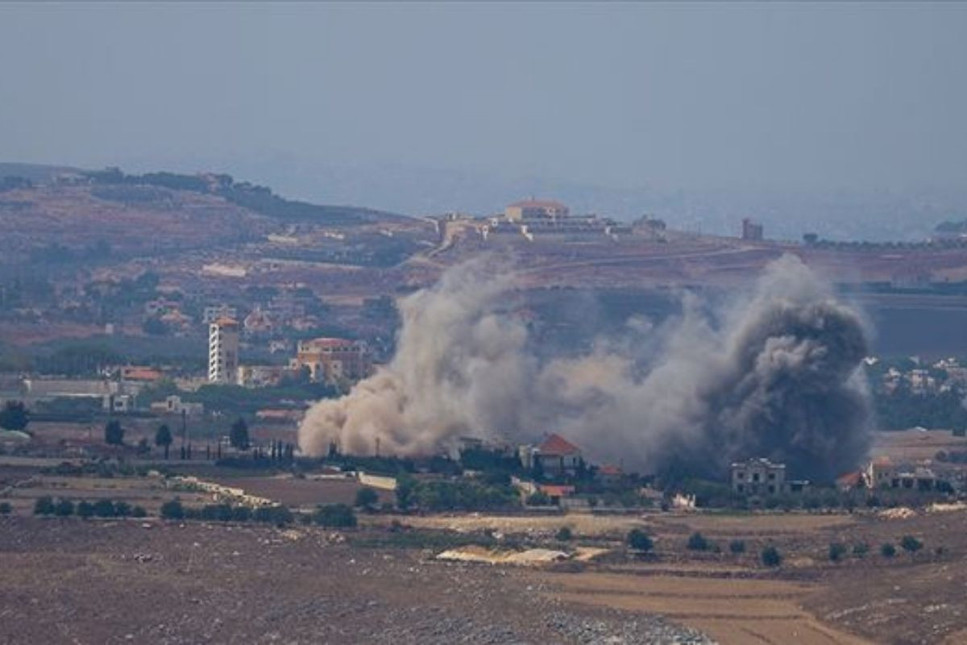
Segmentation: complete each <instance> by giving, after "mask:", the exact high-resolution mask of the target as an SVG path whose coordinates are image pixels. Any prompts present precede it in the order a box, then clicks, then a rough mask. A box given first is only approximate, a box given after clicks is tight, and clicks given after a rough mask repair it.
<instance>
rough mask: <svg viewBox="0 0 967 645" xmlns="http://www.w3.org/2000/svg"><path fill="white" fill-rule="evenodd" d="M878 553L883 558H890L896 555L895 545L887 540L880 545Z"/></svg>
mask: <svg viewBox="0 0 967 645" xmlns="http://www.w3.org/2000/svg"><path fill="white" fill-rule="evenodd" d="M880 555H882V556H883V557H884V558H892V557H893V556H895V555H896V547H895V546H893V545H892V544H890V543H889V542H887V543H886V544H884V545H883V546H881V547H880Z"/></svg>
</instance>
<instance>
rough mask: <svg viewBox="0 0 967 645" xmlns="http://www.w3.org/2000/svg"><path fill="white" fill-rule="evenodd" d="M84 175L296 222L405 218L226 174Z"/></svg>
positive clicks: (115, 170) (337, 223) (106, 182)
mask: <svg viewBox="0 0 967 645" xmlns="http://www.w3.org/2000/svg"><path fill="white" fill-rule="evenodd" d="M82 174H83V175H84V176H85V177H87V178H89V179H90V181H91V182H92V183H93V184H95V185H97V186H153V187H158V188H166V189H169V190H185V191H190V192H194V193H200V194H205V195H217V196H218V197H222V198H224V199H225V200H227V201H229V202H231V203H233V204H235V205H236V206H241V207H242V208H246V209H248V210H250V211H253V212H255V213H258V214H259V215H264V216H266V217H270V218H274V219H281V220H288V221H293V222H297V221H311V222H313V223H316V224H327V225H330V226H347V225H348V226H352V225H355V224H365V223H371V222H375V221H380V220H385V219H394V218H400V217H404V216H402V215H396V214H395V213H386V212H382V211H377V210H373V209H369V208H361V207H357V206H331V205H321V204H311V203H309V202H303V201H295V200H290V199H285V198H284V197H281V196H279V195H276V194H275V193H273V192H272V190H271V189H270V188H268V187H266V186H259V185H257V184H252V183H250V182H247V181H243V182H238V181H235V179H234V178H233V177H232V176H231V175H226V174H214V173H207V174H196V175H186V174H178V173H171V172H151V173H145V174H143V175H126V174H124V173H123V172H122V171H121V170H120V169H118V168H107V169H105V170H96V171H83V172H82Z"/></svg>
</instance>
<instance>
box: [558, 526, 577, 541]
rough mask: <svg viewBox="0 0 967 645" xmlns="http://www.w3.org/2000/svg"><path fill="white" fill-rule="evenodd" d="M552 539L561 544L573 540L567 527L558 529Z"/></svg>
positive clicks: (572, 534)
mask: <svg viewBox="0 0 967 645" xmlns="http://www.w3.org/2000/svg"><path fill="white" fill-rule="evenodd" d="M554 538H555V539H557V540H559V541H561V542H570V541H571V539H573V538H574V533H573V532H572V531H571V528H570V527H569V526H562V527H561V528H559V529H558V531H557V534H556V535H555V536H554Z"/></svg>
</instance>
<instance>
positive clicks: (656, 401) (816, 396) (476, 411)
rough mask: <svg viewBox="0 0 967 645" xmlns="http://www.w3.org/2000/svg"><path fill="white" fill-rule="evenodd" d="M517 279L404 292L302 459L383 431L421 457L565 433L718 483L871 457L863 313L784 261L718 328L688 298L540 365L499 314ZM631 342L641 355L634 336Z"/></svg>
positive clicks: (599, 451) (469, 270)
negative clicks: (758, 463)
mask: <svg viewBox="0 0 967 645" xmlns="http://www.w3.org/2000/svg"><path fill="white" fill-rule="evenodd" d="M512 285H513V281H512V279H511V278H509V277H508V276H506V275H502V274H499V273H495V272H494V271H493V267H492V266H490V265H489V264H488V263H487V261H485V260H478V261H475V262H472V263H469V264H467V265H463V266H460V267H456V268H454V269H452V270H450V271H448V272H447V273H446V274H445V275H444V276H443V278H442V279H441V281H440V283H439V284H437V285H436V286H434V287H433V288H431V289H427V290H424V291H421V292H418V293H416V294H413V295H412V296H409V297H407V298H405V299H403V300H402V301H401V303H400V308H401V311H402V316H403V327H402V330H401V333H400V339H399V344H398V352H397V355H396V356H395V357H394V359H393V360H392V362H391V363H390V364H388V365H386V366H384V367H380V368H379V370H378V371H377V373H376V374H375V375H374V376H373V377H371V378H369V379H366V380H364V381H362V382H360V383H359V384H358V385H357V386H356V387H355V388H354V389H353V390H352V391H351V392H350V393H349V394H348V395H347V396H345V397H343V398H341V399H338V400H329V401H322V402H320V403H318V404H316V405H315V406H314V407H313V408H312V409H311V410H310V411H309V413H308V414H307V416H306V419H305V421H304V423H303V424H302V426H301V428H300V435H299V440H300V446H301V448H302V450H303V451H305V452H307V453H309V454H321V453H322V452H324V451H325V450H326V448H327V446H328V444H329V442H330V441H336V442H337V443H338V444H339V445H340V447H341V448H342V449H343V450H345V451H347V452H361V453H366V454H369V453H371V452H372V450H373V448H374V445H375V440H376V438H377V437H379V438H380V443H381V446H385V447H386V451H387V452H395V453H396V454H408V455H413V454H428V453H432V452H436V451H440V450H447V449H452V448H453V447H454V445H455V443H456V440H457V438H458V437H460V436H462V435H473V436H478V437H482V438H489V439H502V440H506V441H510V442H517V441H526V440H533V439H535V438H537V437H539V436H540V435H541V434H543V433H545V432H560V433H561V434H563V435H564V436H566V437H568V438H569V439H571V440H572V441H574V442H576V443H578V444H579V445H581V446H582V448H583V449H584V450H585V451H586V453H587V454H588V455H589V456H591V457H592V458H594V459H596V460H599V461H607V462H617V461H619V460H620V461H621V462H623V464H624V465H625V467H626V468H633V469H638V470H641V471H643V472H659V473H660V472H668V471H670V470H674V471H678V472H681V473H687V474H693V475H704V476H720V475H721V474H722V473H724V472H725V470H726V468H727V467H728V464H729V463H730V462H731V461H734V460H738V459H744V458H748V457H759V456H762V457H769V458H771V459H774V460H778V461H783V462H785V463H787V464H788V465H789V471H790V474H791V475H792V476H796V477H805V478H811V479H816V480H829V479H831V478H833V477H835V476H836V475H838V474H840V473H842V472H845V471H847V470H850V469H851V468H854V467H855V466H856V465H857V464H858V463H859V462H860V461H861V460H862V459H863V458H864V457H865V456H866V454H867V452H868V450H869V447H870V443H871V433H870V417H871V415H870V406H869V398H868V395H867V392H866V388H865V381H864V380H863V377H862V374H861V373H860V370H859V365H860V362H861V360H862V358H863V357H864V356H865V355H866V354H867V349H868V348H867V341H866V334H865V331H864V330H865V327H864V322H863V319H862V318H861V316H860V315H859V313H858V312H857V311H856V310H854V309H853V308H851V307H850V306H848V305H847V304H845V303H843V302H841V301H840V300H838V299H837V298H836V297H835V294H834V293H833V292H832V290H831V288H830V287H829V286H828V285H827V284H826V283H825V282H824V281H822V280H821V279H819V278H818V277H817V276H816V275H815V274H814V273H813V272H812V271H810V270H809V269H808V268H807V267H806V266H805V265H803V264H802V262H800V261H799V260H798V259H797V258H795V257H794V256H786V257H784V258H781V259H780V260H778V261H776V262H774V263H772V264H771V265H770V266H769V267H767V269H766V270H765V272H764V274H763V275H762V276H761V277H760V279H759V280H758V281H757V283H756V284H755V286H754V288H753V289H752V292H751V294H749V295H747V296H746V297H744V298H739V299H737V300H736V301H734V302H733V304H732V305H731V307H730V308H729V309H728V310H727V311H724V312H718V313H719V316H717V317H716V318H714V319H712V318H710V316H709V315H708V313H707V311H706V310H705V309H704V307H703V305H704V303H703V302H702V301H701V300H699V299H698V297H696V296H694V295H692V294H685V296H684V298H683V313H682V314H681V316H679V317H677V318H675V319H674V320H670V321H666V322H665V323H663V324H661V325H658V326H656V327H653V326H652V325H651V324H650V323H649V324H641V321H632V323H631V324H630V325H629V326H628V329H629V332H630V333H631V335H630V336H628V337H625V338H621V339H613V338H612V339H607V338H605V339H600V340H599V342H598V343H596V344H595V349H594V350H593V351H592V352H591V353H590V354H588V355H585V356H578V357H564V358H555V359H551V360H546V361H543V362H539V361H538V360H537V359H536V358H534V357H533V356H532V355H531V354H530V352H529V351H528V349H527V333H526V328H525V326H524V325H523V324H522V323H521V322H520V321H518V320H516V319H515V318H514V317H513V316H509V315H506V314H502V313H500V311H499V307H500V306H501V305H502V304H505V303H506V295H507V292H508V290H509V289H510V288H511V287H512ZM636 334H637V339H638V341H639V342H638V343H637V349H641V350H642V351H636V347H635V345H636V343H634V342H629V339H631V341H634V339H635V338H636V336H635V335H636ZM645 348H646V351H645Z"/></svg>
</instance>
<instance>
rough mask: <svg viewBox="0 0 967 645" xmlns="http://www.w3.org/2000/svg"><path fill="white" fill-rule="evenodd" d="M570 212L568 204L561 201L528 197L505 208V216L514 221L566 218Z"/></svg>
mask: <svg viewBox="0 0 967 645" xmlns="http://www.w3.org/2000/svg"><path fill="white" fill-rule="evenodd" d="M569 214H570V210H569V209H568V207H567V206H565V205H564V204H562V203H560V202H555V201H550V200H540V199H528V200H524V201H520V202H514V203H513V204H511V205H510V206H508V207H507V208H505V209H504V217H506V218H507V219H509V220H510V221H512V222H520V221H523V220H528V219H539V218H550V219H557V218H564V217H567V216H568V215H569Z"/></svg>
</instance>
